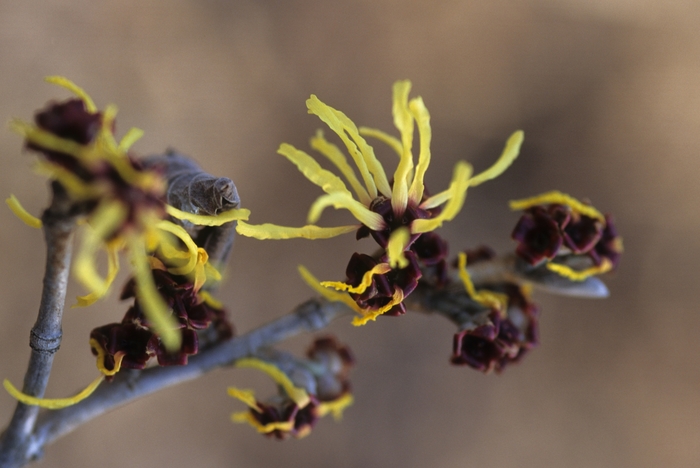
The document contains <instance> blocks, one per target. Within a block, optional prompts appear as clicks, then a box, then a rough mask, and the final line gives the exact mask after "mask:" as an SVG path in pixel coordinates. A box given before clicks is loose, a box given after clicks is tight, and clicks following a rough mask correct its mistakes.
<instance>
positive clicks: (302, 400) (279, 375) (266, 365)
mask: <svg viewBox="0 0 700 468" xmlns="http://www.w3.org/2000/svg"><path fill="white" fill-rule="evenodd" d="M235 365H236V367H247V368H250V369H257V370H259V371H262V372H264V373H266V374H267V375H269V376H270V377H271V378H272V380H274V381H275V382H276V383H277V384H279V385H280V386H281V387H282V388H283V389H284V391H285V392H286V393H287V395H288V396H289V398H291V399H292V401H294V403H296V404H297V406H298V407H299V408H303V407H305V406H306V405H308V404H309V401H310V399H309V394H308V393H307V392H306V390H304V389H303V388H300V387H296V386H295V385H294V383H292V381H291V379H290V378H289V376H288V375H287V374H285V373H284V372H282V370H281V369H280V368H279V367H277V366H276V365H274V364H272V363H271V362H267V361H263V360H262V359H257V358H243V359H239V360H237V361H236V363H235Z"/></svg>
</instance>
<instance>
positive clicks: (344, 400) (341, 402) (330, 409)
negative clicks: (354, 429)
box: [318, 393, 355, 421]
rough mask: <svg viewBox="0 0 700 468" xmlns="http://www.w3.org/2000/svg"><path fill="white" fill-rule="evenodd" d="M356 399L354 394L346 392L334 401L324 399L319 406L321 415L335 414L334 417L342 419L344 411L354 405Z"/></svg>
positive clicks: (337, 419)
mask: <svg viewBox="0 0 700 468" xmlns="http://www.w3.org/2000/svg"><path fill="white" fill-rule="evenodd" d="M354 401H355V399H354V398H353V396H352V394H350V393H344V394H342V395H341V396H340V397H338V398H336V399H335V400H333V401H324V402H322V403H321V404H320V405H319V406H318V415H319V417H321V418H322V417H324V416H325V415H327V414H328V413H331V414H332V415H333V419H335V420H336V421H340V420H341V419H343V411H345V408H347V407H348V406H350V405H352V404H353V402H354Z"/></svg>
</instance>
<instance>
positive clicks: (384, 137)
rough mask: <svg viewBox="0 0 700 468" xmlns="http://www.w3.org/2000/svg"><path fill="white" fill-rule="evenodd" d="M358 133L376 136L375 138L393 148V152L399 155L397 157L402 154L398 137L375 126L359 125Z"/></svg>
mask: <svg viewBox="0 0 700 468" xmlns="http://www.w3.org/2000/svg"><path fill="white" fill-rule="evenodd" d="M360 135H364V136H368V137H372V138H376V139H377V140H379V141H381V142H384V143H386V144H387V145H388V146H389V147H391V149H393V150H394V152H395V153H396V154H397V155H398V156H399V158H400V157H401V155H402V154H403V147H402V146H401V141H400V140H399V139H398V138H396V137H394V136H392V135H389V134H388V133H386V132H383V131H381V130H378V129H376V128H369V127H360Z"/></svg>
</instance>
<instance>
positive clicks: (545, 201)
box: [509, 190, 605, 223]
mask: <svg viewBox="0 0 700 468" xmlns="http://www.w3.org/2000/svg"><path fill="white" fill-rule="evenodd" d="M550 204H552V205H564V206H568V207H569V208H571V209H572V210H574V211H576V212H578V213H580V214H582V215H585V216H588V217H589V218H594V219H598V220H600V221H602V222H603V223H605V216H603V213H601V212H600V211H598V210H596V209H595V208H593V207H592V206H590V205H586V204H584V203H581V202H580V201H578V200H577V199H575V198H574V197H572V196H570V195H567V194H565V193H562V192H559V191H558V190H552V191H551V192H546V193H543V194H541V195H536V196H534V197H530V198H523V199H521V200H512V201H511V202H510V203H509V206H510V209H511V210H514V211H518V210H526V209H528V208H531V207H533V206H537V205H550Z"/></svg>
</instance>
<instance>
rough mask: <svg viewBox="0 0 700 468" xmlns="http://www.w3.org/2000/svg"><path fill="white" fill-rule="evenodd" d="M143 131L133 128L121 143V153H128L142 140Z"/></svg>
mask: <svg viewBox="0 0 700 468" xmlns="http://www.w3.org/2000/svg"><path fill="white" fill-rule="evenodd" d="M142 136H143V130H141V129H140V128H136V127H131V128H130V129H129V130H128V131H127V132H126V134H125V135H124V136H123V137H122V139H121V141H120V142H119V151H121V152H123V153H126V152H127V151H129V149H130V148H131V147H132V146H133V145H134V143H136V142H137V141H139V140H140V139H141V137H142Z"/></svg>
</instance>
